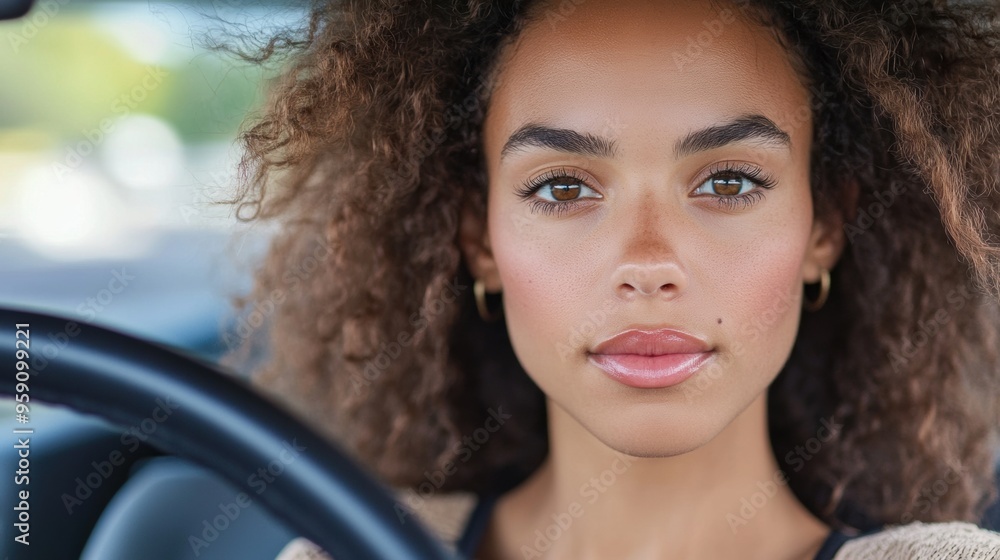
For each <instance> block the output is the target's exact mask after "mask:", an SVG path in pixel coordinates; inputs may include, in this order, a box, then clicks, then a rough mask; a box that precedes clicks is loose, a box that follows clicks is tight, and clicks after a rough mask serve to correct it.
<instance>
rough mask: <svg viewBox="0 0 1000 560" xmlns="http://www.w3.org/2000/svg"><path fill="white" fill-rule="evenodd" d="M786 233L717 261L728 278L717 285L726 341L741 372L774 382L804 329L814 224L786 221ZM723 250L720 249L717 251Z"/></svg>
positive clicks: (715, 290)
mask: <svg viewBox="0 0 1000 560" xmlns="http://www.w3.org/2000/svg"><path fill="white" fill-rule="evenodd" d="M781 231H782V233H783V235H781V236H766V235H765V236H759V237H755V238H753V241H752V242H750V241H748V242H747V243H746V246H745V247H744V249H743V250H742V251H740V252H739V253H738V254H733V255H730V258H729V259H727V260H726V261H717V267H718V269H719V270H722V271H724V272H725V273H724V275H723V276H722V278H723V279H728V280H729V281H728V282H725V281H723V282H719V278H718V277H713V278H715V281H716V282H717V283H716V285H714V287H713V288H712V289H711V293H713V294H714V303H713V308H715V309H718V310H719V315H718V317H719V318H721V319H722V320H723V322H722V324H720V325H718V327H720V328H721V331H720V333H719V336H720V339H721V340H723V341H725V343H726V345H725V347H722V348H721V349H722V350H724V351H726V352H727V353H728V355H729V356H730V357H731V358H732V359H733V362H732V363H733V365H734V369H735V370H737V371H738V372H739V374H740V375H749V376H753V377H755V378H758V379H759V380H760V381H761V384H766V383H770V381H771V379H773V377H774V376H775V375H777V373H778V372H779V371H780V370H781V368H782V367H783V366H784V363H785V361H787V359H788V356H789V354H790V352H791V349H792V346H793V345H794V343H795V337H796V335H797V333H798V327H799V319H800V317H801V305H802V300H801V298H802V263H803V259H804V255H805V251H806V246H807V243H808V224H803V223H794V224H790V223H788V222H785V223H784V224H783V226H782V228H781ZM716 254H719V253H716Z"/></svg>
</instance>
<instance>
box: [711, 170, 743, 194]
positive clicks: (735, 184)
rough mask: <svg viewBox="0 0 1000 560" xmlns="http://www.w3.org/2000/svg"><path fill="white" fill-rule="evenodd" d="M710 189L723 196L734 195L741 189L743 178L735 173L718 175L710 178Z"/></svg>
mask: <svg viewBox="0 0 1000 560" xmlns="http://www.w3.org/2000/svg"><path fill="white" fill-rule="evenodd" d="M711 181H712V190H713V191H715V194H719V195H723V196H735V195H738V194H740V191H741V190H742V189H743V183H744V181H745V179H743V178H742V177H738V176H736V175H720V176H717V177H714V178H713V179H712V180H711Z"/></svg>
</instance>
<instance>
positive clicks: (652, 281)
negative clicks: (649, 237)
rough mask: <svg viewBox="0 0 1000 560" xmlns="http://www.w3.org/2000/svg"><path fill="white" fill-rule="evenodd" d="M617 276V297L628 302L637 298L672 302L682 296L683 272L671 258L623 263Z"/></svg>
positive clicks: (618, 269) (617, 270)
mask: <svg viewBox="0 0 1000 560" xmlns="http://www.w3.org/2000/svg"><path fill="white" fill-rule="evenodd" d="M615 276H616V280H615V286H616V292H617V295H618V297H620V298H622V299H624V300H626V301H628V300H632V299H635V298H637V297H653V298H659V299H663V300H672V299H675V298H676V297H677V296H679V295H680V293H681V290H682V288H683V280H682V278H681V276H682V274H681V271H680V269H679V267H678V266H677V263H676V262H675V261H673V260H672V259H671V258H669V257H665V258H662V259H656V260H648V261H644V262H635V261H629V262H625V263H622V264H621V265H620V266H619V267H618V268H617V269H616V271H615Z"/></svg>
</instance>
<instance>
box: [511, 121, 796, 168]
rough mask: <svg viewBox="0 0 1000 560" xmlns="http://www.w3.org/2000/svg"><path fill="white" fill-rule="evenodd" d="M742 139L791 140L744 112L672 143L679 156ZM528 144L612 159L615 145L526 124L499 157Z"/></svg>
mask: <svg viewBox="0 0 1000 560" xmlns="http://www.w3.org/2000/svg"><path fill="white" fill-rule="evenodd" d="M745 141H758V142H760V143H763V144H770V145H772V146H774V147H776V148H786V149H787V148H790V147H791V143H792V142H791V136H790V135H789V134H788V133H787V132H785V131H784V130H781V129H780V128H779V127H778V125H776V124H774V121H772V120H771V119H769V118H767V117H765V116H763V115H745V116H742V117H738V118H736V119H733V120H731V121H729V122H725V123H722V124H717V125H713V126H710V127H707V128H703V129H700V130H697V131H694V132H691V133H689V134H688V135H687V136H685V137H684V138H682V139H681V140H679V141H678V142H677V143H676V144H675V145H674V156H675V157H682V156H686V155H690V154H693V153H695V152H701V151H706V150H712V149H715V148H721V147H722V146H725V145H727V144H732V143H734V142H745ZM528 147H538V148H547V149H551V150H556V151H559V152H566V153H569V154H578V155H582V156H590V157H600V158H611V157H614V156H615V155H616V153H617V144H616V142H615V141H614V140H612V139H608V138H603V137H600V136H594V135H592V134H589V133H581V132H576V131H575V130H570V129H566V128H553V127H549V126H545V125H542V124H538V123H529V124H526V125H524V126H522V127H521V128H518V129H517V130H516V131H515V132H514V133H513V134H511V135H510V138H508V139H507V142H506V143H504V146H503V148H502V149H501V150H500V159H501V160H503V159H504V158H505V157H506V156H507V155H508V154H510V153H512V152H516V151H518V150H520V149H524V148H528Z"/></svg>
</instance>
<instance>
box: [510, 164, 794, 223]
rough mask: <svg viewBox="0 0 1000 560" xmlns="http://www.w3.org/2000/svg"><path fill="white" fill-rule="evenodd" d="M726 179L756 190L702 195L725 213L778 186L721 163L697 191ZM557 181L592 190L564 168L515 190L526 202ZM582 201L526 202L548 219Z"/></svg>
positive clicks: (748, 167)
mask: <svg viewBox="0 0 1000 560" xmlns="http://www.w3.org/2000/svg"><path fill="white" fill-rule="evenodd" d="M726 175H731V176H732V175H734V176H736V177H739V178H744V179H747V180H748V181H750V182H751V183H753V184H754V185H755V186H757V187H758V189H757V190H752V191H750V192H748V193H744V194H740V195H705V196H708V197H709V198H712V199H713V200H714V201H715V204H716V205H717V206H718V207H719V208H722V209H724V210H733V209H737V207H738V209H739V210H744V209H746V208H749V207H751V206H753V205H754V204H756V203H757V202H759V201H760V200H761V199H762V198H764V193H763V191H762V190H760V189H764V190H768V189H772V188H774V186H775V185H776V184H777V181H776V180H775V179H774V178H772V177H770V176H769V175H767V174H766V173H765V172H764V171H763V170H762V169H761V168H760V167H757V166H756V165H752V164H749V163H735V162H722V163H718V164H715V165H713V166H712V167H711V168H710V169H709V175H708V176H707V177H706V178H705V179H704V180H703V181H702V182H701V183H699V184H698V187H699V188H701V186H702V185H704V184H705V183H706V182H707V181H710V180H712V179H716V178H719V177H722V176H726ZM556 179H573V181H575V183H574V184H580V185H582V186H585V187H587V188H590V189H591V190H593V188H592V187H591V186H590V185H588V184H587V180H586V179H585V178H583V177H580V176H579V174H578V173H575V172H573V171H571V170H568V169H565V168H559V169H551V170H549V171H546V172H545V173H542V174H541V175H540V176H538V177H535V178H532V179H529V180H527V181H525V182H524V183H523V184H522V185H521V187H520V188H519V189H518V190H517V195H518V196H519V197H520V198H522V199H523V200H525V201H528V199H530V198H531V197H533V196H534V194H535V193H536V192H538V191H539V190H541V189H542V187H545V186H546V185H548V184H550V183H551V182H552V181H554V180H556ZM587 198H595V197H587ZM583 200H584V199H577V200H574V201H570V202H549V201H547V200H541V199H538V198H536V199H534V200H531V201H530V202H529V208H530V209H531V211H532V212H536V211H537V212H541V213H543V214H549V215H552V214H555V215H562V214H564V213H566V212H568V211H570V210H572V209H573V208H575V207H576V206H577V205H578V204H582V201H583Z"/></svg>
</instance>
